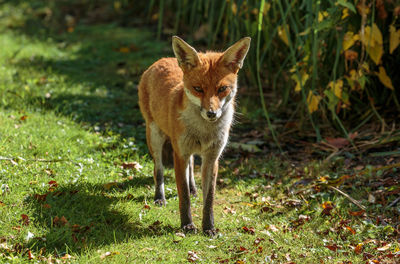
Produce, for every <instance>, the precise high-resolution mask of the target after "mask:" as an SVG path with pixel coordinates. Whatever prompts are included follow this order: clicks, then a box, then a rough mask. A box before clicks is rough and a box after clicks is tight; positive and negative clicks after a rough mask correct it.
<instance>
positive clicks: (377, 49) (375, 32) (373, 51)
mask: <svg viewBox="0 0 400 264" xmlns="http://www.w3.org/2000/svg"><path fill="white" fill-rule="evenodd" d="M361 42H362V43H363V44H364V46H365V49H366V51H367V53H368V55H369V56H370V57H371V59H372V60H373V61H374V62H375V64H377V65H378V64H380V61H381V58H382V55H383V45H382V43H383V40H382V33H381V31H380V30H379V28H378V26H377V25H376V24H375V23H374V24H373V25H372V28H371V27H370V26H368V27H365V30H364V34H362V33H361Z"/></svg>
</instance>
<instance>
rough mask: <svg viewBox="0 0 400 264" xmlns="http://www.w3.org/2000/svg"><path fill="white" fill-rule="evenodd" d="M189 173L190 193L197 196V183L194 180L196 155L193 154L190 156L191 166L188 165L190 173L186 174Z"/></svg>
mask: <svg viewBox="0 0 400 264" xmlns="http://www.w3.org/2000/svg"><path fill="white" fill-rule="evenodd" d="M186 175H188V177H189V179H188V182H189V190H190V194H191V195H193V196H195V197H196V196H197V188H196V183H195V181H194V157H193V155H192V156H190V158H189V166H188V173H187V174H186Z"/></svg>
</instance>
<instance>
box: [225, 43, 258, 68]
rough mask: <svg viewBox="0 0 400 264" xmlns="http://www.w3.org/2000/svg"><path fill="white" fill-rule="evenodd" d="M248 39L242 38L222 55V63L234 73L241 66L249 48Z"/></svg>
mask: <svg viewBox="0 0 400 264" xmlns="http://www.w3.org/2000/svg"><path fill="white" fill-rule="evenodd" d="M250 41H251V38H250V37H246V38H242V39H241V40H239V41H238V42H236V43H235V44H233V45H232V46H230V47H229V48H228V49H227V50H226V51H225V52H224V55H223V59H222V60H223V62H224V63H225V65H226V66H227V67H228V68H229V69H231V70H232V71H234V72H237V71H238V70H239V69H241V68H242V66H243V61H244V58H245V57H246V55H247V52H248V51H249V48H250Z"/></svg>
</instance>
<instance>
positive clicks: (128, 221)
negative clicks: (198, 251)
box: [26, 176, 179, 255]
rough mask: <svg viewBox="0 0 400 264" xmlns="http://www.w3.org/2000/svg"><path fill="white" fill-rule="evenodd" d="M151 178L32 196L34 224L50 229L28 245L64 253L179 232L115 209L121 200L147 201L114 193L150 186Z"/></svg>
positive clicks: (72, 187)
mask: <svg viewBox="0 0 400 264" xmlns="http://www.w3.org/2000/svg"><path fill="white" fill-rule="evenodd" d="M152 181H153V179H152V178H151V177H144V176H143V177H135V178H133V179H132V180H129V181H126V182H124V183H120V184H118V185H116V186H112V187H110V188H109V190H106V188H105V187H104V186H103V185H102V184H90V183H83V184H79V183H78V184H74V185H67V186H60V187H54V188H53V189H52V190H49V191H47V192H44V193H37V194H33V195H31V196H29V197H28V198H27V200H26V202H28V203H29V204H31V205H32V206H33V209H34V213H33V215H32V217H33V218H34V222H35V225H38V226H42V227H43V229H44V230H48V232H47V233H46V234H45V235H44V236H43V237H38V238H34V239H33V240H31V241H30V242H29V243H28V244H27V245H26V246H27V247H29V248H36V249H37V250H40V248H42V247H44V248H46V251H47V252H51V253H56V254H60V255H63V254H65V252H67V251H68V250H78V249H84V248H92V247H96V246H100V245H107V244H112V243H115V242H121V241H125V240H127V239H132V238H134V239H136V238H141V237H144V236H154V235H161V234H166V233H173V232H177V231H178V230H179V226H178V225H177V226H176V227H172V226H169V225H165V224H163V223H161V222H159V223H157V222H156V223H147V222H145V221H144V222H141V221H140V219H139V212H136V213H134V214H133V215H135V217H134V219H132V214H129V215H127V214H125V213H123V209H121V210H118V209H115V208H113V207H114V205H115V204H116V203H118V202H119V201H129V200H131V201H135V202H141V201H144V199H145V198H144V197H142V196H139V197H135V196H133V195H130V194H128V195H127V196H126V197H121V198H120V197H115V194H117V195H118V192H123V191H125V189H126V188H128V187H132V186H133V187H135V186H136V187H143V186H145V185H150V184H152ZM152 206H153V205H152ZM125 210H126V209H125ZM62 217H64V218H65V220H64V219H61V218H62ZM65 221H67V222H65ZM177 223H178V222H177Z"/></svg>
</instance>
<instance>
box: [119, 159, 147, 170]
mask: <svg viewBox="0 0 400 264" xmlns="http://www.w3.org/2000/svg"><path fill="white" fill-rule="evenodd" d="M121 167H122V169H124V170H126V169H135V170H137V171H140V170H141V169H142V168H143V166H142V165H140V164H139V163H138V162H136V161H134V162H126V163H122V164H121Z"/></svg>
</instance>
